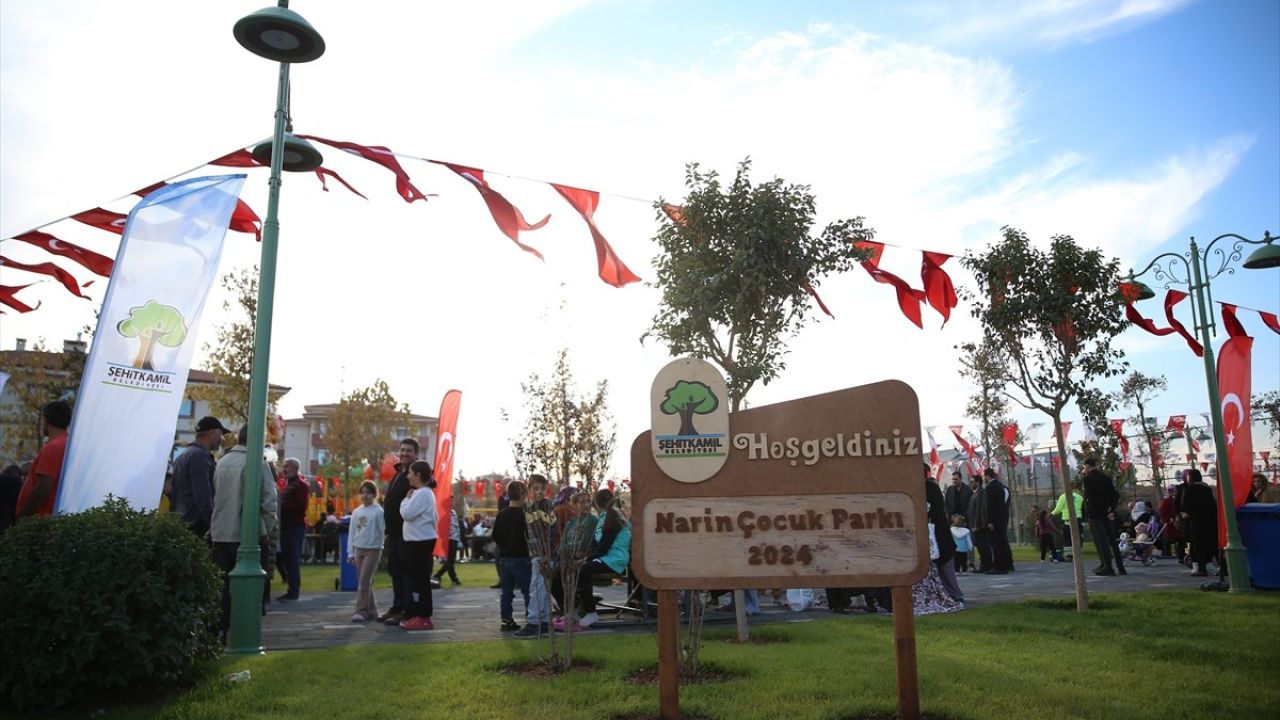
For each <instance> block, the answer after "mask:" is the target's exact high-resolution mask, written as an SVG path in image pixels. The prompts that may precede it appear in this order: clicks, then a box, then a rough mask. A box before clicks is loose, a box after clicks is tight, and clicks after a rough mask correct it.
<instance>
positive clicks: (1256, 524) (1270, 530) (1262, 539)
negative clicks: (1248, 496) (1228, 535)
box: [1236, 503, 1280, 590]
mask: <svg viewBox="0 0 1280 720" xmlns="http://www.w3.org/2000/svg"><path fill="white" fill-rule="evenodd" d="M1236 523H1237V525H1238V526H1239V528H1240V539H1241V540H1242V541H1244V547H1245V556H1246V557H1247V558H1249V575H1250V576H1252V577H1253V584H1254V586H1255V587H1258V588H1263V589H1266V590H1280V503H1247V504H1244V505H1241V506H1240V508H1239V509H1238V510H1236Z"/></svg>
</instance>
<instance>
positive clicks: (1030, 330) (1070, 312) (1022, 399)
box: [963, 227, 1126, 611]
mask: <svg viewBox="0 0 1280 720" xmlns="http://www.w3.org/2000/svg"><path fill="white" fill-rule="evenodd" d="M963 263H964V266H965V267H966V268H968V269H969V271H970V272H972V273H973V276H974V279H975V281H976V282H977V288H976V289H974V290H969V289H967V288H966V289H964V296H965V299H966V300H968V301H969V303H970V306H971V307H972V314H973V316H974V317H975V318H977V319H978V320H979V321H980V322H981V323H982V327H983V335H984V338H986V341H987V342H989V343H991V344H992V346H993V349H994V350H995V351H996V353H997V354H998V355H999V356H1001V357H1003V358H1005V360H1006V363H1007V366H1008V369H1009V385H1011V386H1012V387H1013V388H1015V389H1016V390H1017V393H1016V394H1014V393H1008V394H1009V397H1010V399H1012V400H1013V401H1014V402H1016V403H1018V404H1019V405H1022V406H1023V407H1025V408H1027V409H1030V410H1039V411H1041V412H1043V413H1044V414H1046V415H1048V416H1049V417H1050V418H1051V419H1052V421H1053V428H1054V431H1055V435H1056V436H1057V441H1058V454H1059V455H1060V456H1062V457H1063V458H1064V459H1065V458H1066V443H1065V441H1064V438H1063V437H1062V433H1061V431H1060V428H1061V427H1062V411H1063V409H1064V408H1065V407H1066V406H1067V403H1069V402H1071V401H1072V400H1074V399H1076V398H1078V397H1079V396H1080V394H1081V392H1082V391H1084V390H1085V389H1086V388H1087V387H1088V385H1089V383H1090V382H1091V381H1092V380H1094V379H1096V378H1102V377H1113V376H1115V375H1118V374H1120V373H1121V372H1123V371H1124V368H1125V363H1124V360H1123V357H1124V355H1123V352H1122V351H1120V350H1119V349H1117V348H1115V346H1114V344H1113V343H1112V340H1113V339H1114V338H1115V337H1116V336H1117V335H1119V334H1120V333H1121V332H1122V331H1123V330H1124V329H1125V327H1126V322H1125V320H1124V318H1123V315H1122V313H1121V312H1120V311H1121V306H1122V300H1121V297H1120V295H1119V263H1118V261H1117V260H1115V259H1108V258H1106V257H1105V256H1104V255H1103V254H1102V252H1101V251H1100V250H1086V249H1084V248H1082V247H1080V246H1079V245H1077V244H1076V242H1075V240H1073V239H1071V238H1070V237H1069V236H1066V235H1056V236H1054V237H1053V239H1052V240H1051V242H1050V246H1049V249H1048V250H1047V251H1045V250H1041V249H1040V248H1037V247H1035V246H1033V245H1032V244H1031V242H1030V240H1029V239H1028V238H1027V236H1026V234H1024V233H1023V232H1021V231H1019V230H1015V229H1013V228H1008V227H1006V228H1005V229H1004V235H1003V238H1002V239H1001V241H1000V242H998V243H995V244H994V245H992V246H990V247H988V248H987V249H986V250H985V251H982V252H981V253H970V254H967V255H966V256H965V258H964V260H963ZM1061 473H1062V474H1061V476H1062V483H1063V487H1067V488H1069V487H1071V483H1070V476H1069V474H1068V471H1067V464H1066V463H1065V462H1063V463H1062V468H1061ZM1067 508H1068V514H1069V515H1070V520H1071V522H1072V523H1073V524H1074V523H1075V520H1076V517H1075V504H1074V503H1067ZM1071 544H1072V550H1073V555H1074V559H1073V565H1074V569H1075V583H1076V607H1077V609H1079V610H1082V611H1083V610H1086V609H1088V606H1089V599H1088V594H1087V592H1086V590H1085V584H1084V569H1083V559H1082V556H1081V552H1080V538H1079V536H1078V533H1072V537H1071Z"/></svg>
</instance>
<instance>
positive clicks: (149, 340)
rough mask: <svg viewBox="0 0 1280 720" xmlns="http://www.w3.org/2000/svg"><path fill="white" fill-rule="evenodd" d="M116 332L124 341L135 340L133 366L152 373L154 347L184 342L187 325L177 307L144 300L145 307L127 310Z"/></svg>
mask: <svg viewBox="0 0 1280 720" xmlns="http://www.w3.org/2000/svg"><path fill="white" fill-rule="evenodd" d="M116 332H119V333H120V334H121V335H123V336H124V337H127V338H134V337H136V338H138V354H137V355H136V356H135V357H134V358H133V366H134V367H136V368H139V369H142V370H154V369H155V366H154V365H152V364H151V356H152V354H153V353H155V350H156V346H157V345H164V346H165V347H178V346H179V345H181V344H182V341H183V340H186V339H187V324H186V322H184V321H183V319H182V313H180V312H178V310H177V308H173V307H170V306H168V305H161V304H160V303H158V302H156V301H155V300H148V301H147V304H146V305H143V306H141V307H135V308H130V309H129V317H127V318H125V319H124V320H121V321H120V324H119V325H117V326H116Z"/></svg>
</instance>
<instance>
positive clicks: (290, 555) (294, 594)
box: [262, 458, 311, 602]
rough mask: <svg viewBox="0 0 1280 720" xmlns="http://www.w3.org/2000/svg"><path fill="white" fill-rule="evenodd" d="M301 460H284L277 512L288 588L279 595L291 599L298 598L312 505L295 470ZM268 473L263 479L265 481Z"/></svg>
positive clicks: (306, 485) (297, 468) (309, 492)
mask: <svg viewBox="0 0 1280 720" xmlns="http://www.w3.org/2000/svg"><path fill="white" fill-rule="evenodd" d="M300 467H301V463H299V462H298V460H297V458H289V459H287V460H285V461H284V488H283V489H282V490H281V491H280V499H279V502H278V505H279V508H280V510H279V512H280V555H281V560H282V561H283V562H282V563H281V565H280V567H281V569H282V570H283V571H284V578H285V582H286V583H288V589H287V590H286V591H285V594H284V595H281V596H280V597H279V598H278V599H279V600H280V601H281V602H291V601H293V600H297V599H298V593H299V592H300V589H301V588H300V586H301V584H302V543H303V542H304V541H305V540H306V539H307V508H308V507H310V506H311V487H310V485H308V484H307V482H306V481H305V480H303V479H302V476H301V475H299V474H298V470H299V468H300ZM269 479H270V477H269V476H266V475H264V476H263V478H262V480H263V482H267V481H268V480H269Z"/></svg>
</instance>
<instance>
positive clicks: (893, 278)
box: [854, 240, 925, 330]
mask: <svg viewBox="0 0 1280 720" xmlns="http://www.w3.org/2000/svg"><path fill="white" fill-rule="evenodd" d="M854 245H855V246H857V247H858V248H860V249H863V250H870V251H871V252H872V255H871V257H870V258H868V259H866V260H863V261H862V269H863V270H866V271H867V274H868V275H870V276H871V279H872V280H875V281H876V282H878V283H883V284H885V285H892V286H893V288H894V290H895V291H896V292H897V294H898V309H899V310H901V311H902V315H903V317H905V318H906V319H908V320H910V321H911V322H912V323H914V324H915V326H916V327H918V328H920V329H922V330H923V329H924V319H923V318H922V317H921V315H920V303H921V302H923V301H924V299H925V294H924V291H923V290H914V289H912V287H911V286H910V285H908V284H907V281H906V280H903V279H902V278H900V277H898V276H897V275H894V274H893V273H891V272H888V271H886V270H881V269H880V257H881V256H882V255H884V243H879V242H875V241H874V240H859V241H857V242H855V243H854Z"/></svg>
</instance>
